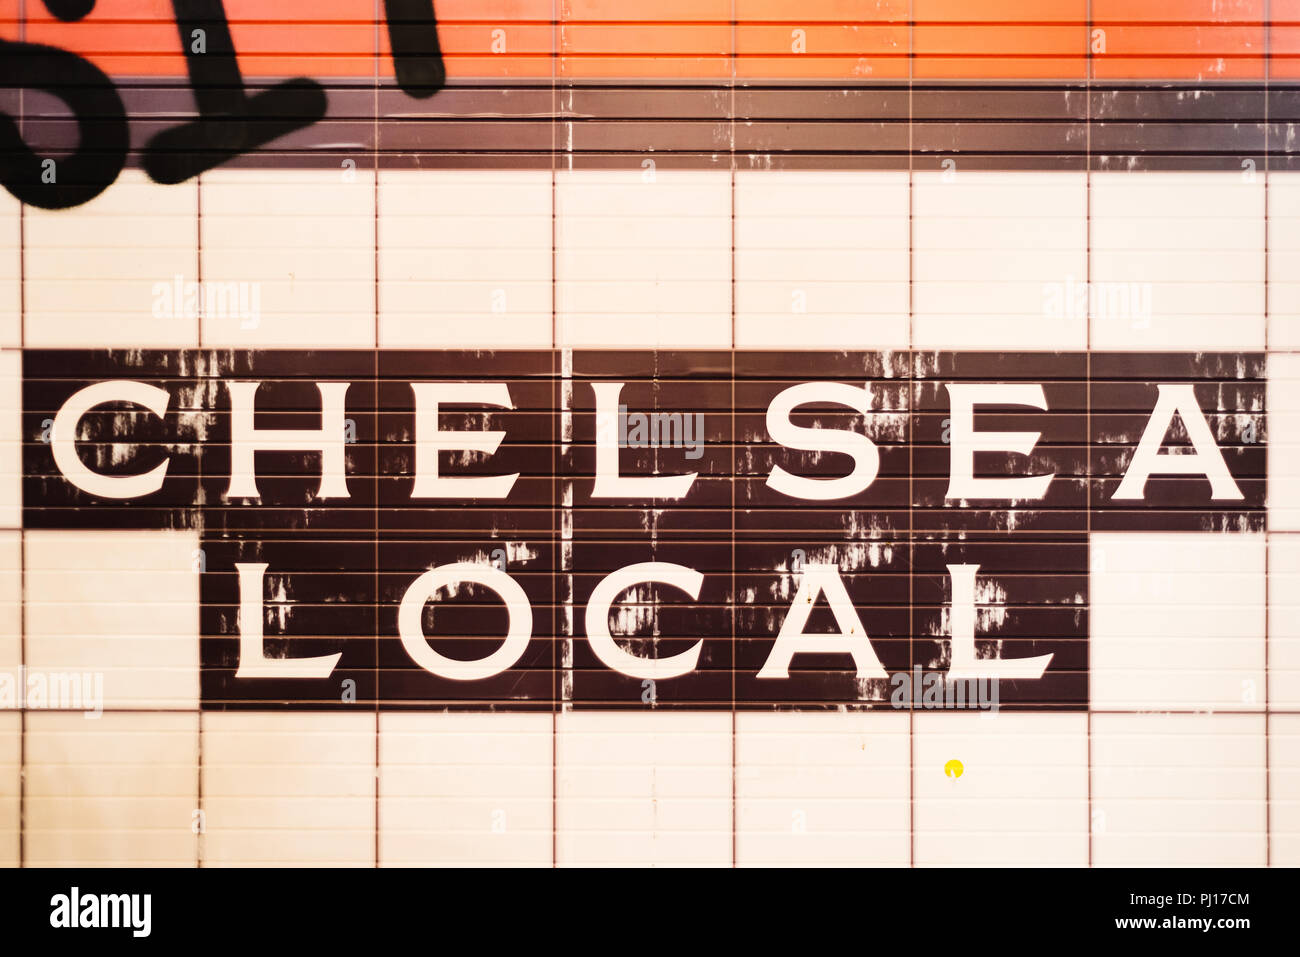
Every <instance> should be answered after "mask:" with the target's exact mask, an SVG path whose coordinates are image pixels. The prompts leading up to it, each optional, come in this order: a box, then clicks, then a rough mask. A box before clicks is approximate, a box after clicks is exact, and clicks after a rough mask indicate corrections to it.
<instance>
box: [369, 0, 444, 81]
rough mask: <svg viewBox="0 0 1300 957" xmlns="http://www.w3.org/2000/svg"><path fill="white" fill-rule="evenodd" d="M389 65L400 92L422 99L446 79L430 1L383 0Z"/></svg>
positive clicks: (436, 26)
mask: <svg viewBox="0 0 1300 957" xmlns="http://www.w3.org/2000/svg"><path fill="white" fill-rule="evenodd" d="M384 16H385V18H386V19H387V20H388V41H389V44H390V45H391V46H392V48H393V68H394V70H395V71H396V73H397V85H398V86H399V87H401V88H402V92H403V93H406V94H407V95H408V96H413V97H415V98H416V99H419V100H424V99H428V98H429V97H431V96H433V94H435V93H437V92H438V91H439V90H441V89H442V88H443V87H444V86H445V85H446V82H447V69H446V67H445V66H444V65H443V62H442V48H441V47H440V46H439V44H438V18H437V16H436V15H435V14H434V12H433V0H384Z"/></svg>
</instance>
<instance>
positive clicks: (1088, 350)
mask: <svg viewBox="0 0 1300 957" xmlns="http://www.w3.org/2000/svg"><path fill="white" fill-rule="evenodd" d="M1083 49H1084V63H1085V64H1086V66H1085V74H1084V84H1083V108H1084V122H1083V133H1084V164H1083V192H1084V243H1083V250H1084V253H1083V255H1084V289H1086V290H1087V294H1088V298H1087V300H1085V301H1086V302H1087V307H1086V308H1085V309H1084V316H1083V323H1084V382H1085V386H1084V388H1085V393H1084V394H1085V396H1086V400H1085V402H1084V408H1085V411H1084V419H1085V426H1084V428H1085V434H1084V440H1085V441H1086V443H1087V447H1088V452H1087V455H1088V459H1087V464H1086V466H1085V474H1086V475H1087V479H1088V481H1087V485H1086V486H1085V488H1086V491H1085V493H1084V494H1085V496H1086V498H1085V499H1084V503H1083V506H1084V509H1083V511H1084V521H1085V522H1086V528H1087V532H1088V535H1087V539H1086V543H1085V545H1084V561H1085V562H1086V563H1087V565H1086V567H1087V569H1088V576H1087V580H1088V671H1087V701H1086V704H1087V760H1088V772H1087V775H1088V806H1087V809H1086V810H1087V820H1086V821H1085V824H1086V828H1087V829H1086V830H1085V831H1084V835H1085V836H1086V838H1087V841H1088V867H1092V866H1093V865H1092V815H1093V809H1092V657H1093V647H1092V622H1093V616H1092V72H1093V67H1092V0H1088V22H1087V23H1086V24H1085V25H1084V37H1083Z"/></svg>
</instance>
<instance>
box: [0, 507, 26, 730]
mask: <svg viewBox="0 0 1300 957" xmlns="http://www.w3.org/2000/svg"><path fill="white" fill-rule="evenodd" d="M22 602H23V556H22V533H21V532H16V531H4V530H0V675H11V676H13V677H14V679H15V681H16V680H17V676H18V668H19V667H20V666H21V665H22V660H23V658H22V655H23V650H22V641H23V604H22ZM15 687H17V685H15ZM21 700H22V697H21V695H19V696H18V697H17V698H16V699H15V704H17V703H20V702H21ZM0 707H3V705H0Z"/></svg>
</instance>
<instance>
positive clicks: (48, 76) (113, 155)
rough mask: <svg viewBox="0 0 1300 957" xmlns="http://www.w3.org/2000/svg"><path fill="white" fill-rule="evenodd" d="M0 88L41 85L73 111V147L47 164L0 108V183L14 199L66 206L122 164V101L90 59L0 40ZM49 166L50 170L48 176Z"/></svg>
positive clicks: (98, 187) (107, 180)
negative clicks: (76, 143) (75, 121)
mask: <svg viewBox="0 0 1300 957" xmlns="http://www.w3.org/2000/svg"><path fill="white" fill-rule="evenodd" d="M0 87H6V88H9V89H24V90H43V91H45V92H47V93H52V94H53V95H54V96H56V97H58V98H59V99H60V100H62V101H63V102H64V103H66V104H67V106H68V108H69V109H70V110H71V111H72V113H73V115H74V116H75V117H76V118H77V133H78V137H79V139H78V146H77V150H76V152H74V153H73V154H72V155H71V156H67V157H62V158H60V159H59V160H58V161H57V164H56V166H55V167H53V168H52V169H50V167H49V166H48V164H49V162H50V160H49V158H47V157H41V156H38V155H37V154H36V153H35V152H33V151H32V149H31V148H30V147H29V146H28V145H27V142H26V141H25V140H24V139H23V136H22V131H21V130H20V129H19V128H18V124H17V123H16V122H15V121H14V118H13V117H12V116H9V115H8V114H6V113H0V182H3V183H4V186H5V189H7V190H9V192H10V193H12V194H13V195H14V196H15V197H16V198H17V199H19V200H21V201H22V202H24V203H27V204H28V205H29V206H39V207H41V208H42V209H67V208H68V207H70V206H79V205H81V204H82V203H85V202H89V201H90V200H92V199H94V198H95V197H96V196H98V195H99V194H100V193H102V192H103V191H104V190H105V189H107V188H108V187H109V186H111V185H112V183H113V181H114V180H116V179H117V174H118V173H120V172H121V171H122V167H123V166H124V165H125V164H126V151H127V146H128V144H129V136H128V131H127V123H126V107H125V106H124V105H123V104H122V98H121V96H119V95H118V92H117V87H115V86H114V85H113V81H112V80H110V79H109V78H108V76H107V75H105V73H104V71H103V70H101V69H100V68H99V67H97V66H95V65H94V64H93V63H91V62H90V61H89V60H86V59H83V58H82V57H79V56H77V55H76V54H75V53H69V52H68V51H67V50H61V49H59V48H58V47H51V46H45V45H43V44H39V43H18V42H14V41H9V40H0ZM47 170H50V171H51V172H52V173H53V175H52V176H45V175H44V174H45V173H46V172H47Z"/></svg>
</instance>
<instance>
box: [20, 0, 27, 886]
mask: <svg viewBox="0 0 1300 957" xmlns="http://www.w3.org/2000/svg"><path fill="white" fill-rule="evenodd" d="M18 9H19V13H18V39H19V40H20V41H22V40H25V39H26V38H27V0H18ZM24 89H25V88H24V87H19V88H18V124H19V130H20V131H21V132H22V133H24V134H25V133H26V131H27V102H26V99H25V97H24V96H23V93H24ZM26 351H27V204H26V203H24V202H21V201H20V202H19V203H18V368H19V384H18V441H19V462H20V465H21V457H22V404H23V403H22V367H23V363H24V361H25V359H24V357H25V355H26ZM21 471H22V470H21V467H20V469H19V472H20V473H21ZM22 489H23V483H22V479H21V477H20V478H19V482H18V516H19V529H18V562H19V571H18V595H19V601H20V602H21V603H22V608H21V609H20V611H19V616H18V617H19V626H18V630H19V639H18V645H19V647H18V676H19V680H20V681H21V682H22V684H23V688H24V691H23V698H22V707H21V708H20V709H19V712H18V866H19V867H20V868H21V867H26V866H27V694H26V677H25V676H24V672H25V671H26V668H27V523H26V521H23V518H22V511H23V509H22V499H23V494H22Z"/></svg>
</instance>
